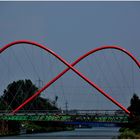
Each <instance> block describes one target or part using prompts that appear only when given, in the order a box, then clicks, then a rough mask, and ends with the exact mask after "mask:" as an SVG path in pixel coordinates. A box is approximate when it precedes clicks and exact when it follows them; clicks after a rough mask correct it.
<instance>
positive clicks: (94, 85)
mask: <svg viewBox="0 0 140 140" xmlns="http://www.w3.org/2000/svg"><path fill="white" fill-rule="evenodd" d="M22 43H25V44H31V45H35V46H37V47H39V48H41V49H43V50H45V51H47V52H49V53H51V54H52V55H53V56H55V57H56V58H57V59H59V60H60V61H61V62H63V63H64V64H65V65H66V66H68V68H66V69H65V70H64V71H62V72H61V73H60V74H59V75H57V76H56V77H55V78H53V79H52V80H51V81H50V82H49V83H47V84H46V85H45V86H44V87H43V88H41V89H40V90H38V91H37V92H36V93H35V94H34V95H33V96H31V97H30V98H28V99H27V100H26V101H25V102H24V103H22V104H21V105H20V106H19V107H17V108H16V109H15V110H13V112H12V113H16V112H17V111H18V110H20V109H21V108H22V107H23V106H25V105H26V104H27V103H29V102H30V101H32V100H33V99H34V98H35V97H36V96H38V95H39V94H41V92H42V91H44V90H45V89H46V88H48V87H49V86H50V85H51V84H53V83H54V82H55V81H56V80H57V79H59V78H60V77H61V76H62V75H63V74H64V73H66V72H67V71H68V70H69V69H72V70H73V71H74V72H75V73H76V74H78V75H79V76H80V77H81V78H82V79H84V80H85V81H86V82H88V83H89V84H90V85H91V86H93V87H94V88H96V89H97V90H98V91H99V92H100V93H102V94H103V95H104V96H105V97H106V98H108V99H109V100H110V101H112V102H113V103H114V104H116V105H117V106H118V107H120V108H121V109H122V110H124V111H125V112H126V113H127V114H129V115H130V114H131V113H130V112H129V111H128V110H127V109H126V108H125V107H124V106H123V105H121V104H120V103H119V102H117V101H116V100H115V99H113V98H112V97H111V96H109V95H108V94H107V93H105V92H104V91H103V90H102V89H101V88H99V87H98V86H97V85H96V84H95V83H94V82H92V81H91V80H90V79H88V78H87V77H85V76H84V75H83V74H82V73H80V72H79V71H78V70H77V69H75V68H74V67H73V66H74V65H76V64H77V63H78V62H80V61H81V60H82V59H84V58H85V57H87V56H89V55H90V54H92V53H94V52H97V51H100V50H103V49H117V50H120V51H122V52H124V53H126V54H127V55H128V56H130V57H131V58H132V60H133V61H134V62H135V63H136V64H137V66H138V67H139V68H140V62H139V61H138V60H137V59H136V58H135V57H134V56H133V55H132V54H131V53H130V52H128V51H126V50H125V49H122V48H121V47H118V46H103V47H99V48H96V49H93V50H91V51H89V52H87V53H86V54H84V55H83V56H81V57H79V58H78V59H77V60H76V61H75V62H73V63H72V64H69V63H68V62H67V61H65V60H64V59H63V58H62V57H60V56H59V55H57V54H56V53H55V52H53V51H52V50H50V49H49V48H46V47H45V46H43V45H41V44H38V43H36V42H31V41H27V40H19V41H15V42H12V43H10V44H7V45H6V46H4V47H3V48H1V49H0V53H2V52H3V51H4V50H6V49H7V48H9V47H10V46H13V45H16V44H22Z"/></svg>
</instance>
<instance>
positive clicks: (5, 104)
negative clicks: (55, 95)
mask: <svg viewBox="0 0 140 140" xmlns="http://www.w3.org/2000/svg"><path fill="white" fill-rule="evenodd" d="M37 90H38V88H37V87H36V86H35V85H34V84H33V83H32V81H31V80H27V79H26V80H19V81H16V82H15V81H14V82H12V83H11V84H9V85H8V86H7V88H6V89H5V90H4V94H3V95H2V96H1V97H0V109H1V110H13V109H15V108H17V107H18V106H19V105H20V104H21V103H23V102H24V101H25V100H26V99H27V98H29V97H31V96H32V95H33V94H34V93H35V92H36V91H37ZM54 109H55V110H56V109H57V107H56V106H54V105H53V104H52V103H51V102H50V101H49V100H48V99H45V98H42V97H40V96H38V97H36V98H35V99H34V100H33V101H32V102H31V103H28V104H27V105H26V106H24V107H23V108H22V110H54Z"/></svg>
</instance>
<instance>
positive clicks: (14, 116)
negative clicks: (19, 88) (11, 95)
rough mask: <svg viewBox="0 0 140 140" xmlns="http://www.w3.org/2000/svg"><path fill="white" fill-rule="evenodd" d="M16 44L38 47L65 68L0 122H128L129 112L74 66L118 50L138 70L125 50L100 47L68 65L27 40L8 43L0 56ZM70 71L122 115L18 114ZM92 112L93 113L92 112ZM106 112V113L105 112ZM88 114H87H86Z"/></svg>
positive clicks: (58, 57)
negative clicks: (89, 57) (106, 51)
mask: <svg viewBox="0 0 140 140" xmlns="http://www.w3.org/2000/svg"><path fill="white" fill-rule="evenodd" d="M16 44H29V45H33V46H36V47H39V48H40V49H43V50H44V51H46V52H48V53H50V54H51V55H53V56H54V57H56V58H57V59H58V60H60V61H61V62H62V63H64V64H65V65H66V66H67V68H66V69H65V70H63V71H62V72H61V73H59V74H58V75H57V76H56V77H54V78H53V79H52V80H51V81H49V82H48V83H47V84H46V85H45V86H44V87H42V88H41V89H39V90H38V91H37V92H36V93H35V94H33V95H32V96H31V97H30V98H28V99H27V100H25V101H24V102H23V103H22V104H21V105H20V106H18V107H17V108H15V109H14V110H13V111H12V112H10V113H1V115H0V120H21V121H22V120H33V121H36V120H38V121H39V120H42V121H51V120H52V121H58V120H59V121H61V120H62V121H65V122H75V121H76V120H77V122H82V121H83V122H118V123H127V122H128V116H130V115H131V112H130V111H129V110H128V109H127V108H125V107H124V106H123V105H122V104H120V103H119V102H118V101H116V100H115V99H114V98H112V97H111V96H110V95H109V94H108V93H106V92H105V91H104V90H103V89H101V88H100V87H99V86H98V85H96V84H95V83H94V82H93V81H91V80H90V79H89V78H88V77H86V76H85V75H83V74H82V73H81V72H80V71H78V70H77V69H76V68H75V67H74V66H75V65H76V64H77V63H79V62H80V61H82V60H83V59H84V58H86V57H88V56H89V55H91V54H93V53H95V52H98V51H101V50H104V49H113V50H119V51H121V52H123V53H125V54H126V55H128V56H129V57H130V58H131V59H132V60H133V61H134V62H135V64H136V66H137V67H138V68H140V62H139V61H138V60H137V59H136V58H135V57H134V56H133V55H132V54H131V53H130V52H129V51H127V50H125V49H123V48H121V47H119V46H102V47H99V48H95V49H93V50H91V51H89V52H87V53H85V54H84V55H82V56H81V57H79V58H78V59H77V60H76V61H74V62H73V63H71V64H69V63H68V62H67V61H66V60H64V59H63V58H62V57H60V56H59V55H58V54H56V53H55V52H53V51H52V50H51V49H49V48H47V47H46V46H43V45H41V44H39V43H36V42H32V41H27V40H19V41H14V42H12V43H9V44H7V45H5V46H4V47H2V48H1V49H0V54H2V53H4V52H5V51H6V50H7V49H8V48H10V47H12V46H15V45H16ZM70 69H71V70H72V71H73V72H75V73H76V74H77V75H78V76H80V77H81V78H82V79H83V80H84V81H86V82H87V83H88V84H89V85H91V86H92V87H93V88H95V89H96V90H97V91H99V92H100V93H101V94H102V95H103V96H105V97H106V98H107V99H108V100H109V101H111V102H113V103H114V104H115V105H117V106H118V107H119V108H120V109H121V110H123V111H124V112H125V114H124V113H122V114H115V113H113V114H110V113H107V114H106V113H105V114H102V113H101V114H102V115H99V114H100V113H99V114H96V113H91V114H90V113H89V112H87V113H86V112H85V114H84V113H83V114H71V113H70V112H69V113H68V114H67V113H65V114H64V113H63V112H60V113H58V112H57V113H56V114H55V113H52V114H47V115H46V114H42V113H40V112H38V113H28V114H26V113H25V112H24V113H19V112H20V110H21V109H22V108H23V107H24V106H25V105H26V104H28V103H29V102H32V100H33V99H35V98H36V97H37V96H38V95H40V94H41V93H42V92H43V91H44V90H45V89H47V88H48V87H49V86H50V85H52V84H53V83H54V82H55V81H57V80H58V79H59V78H60V77H62V76H63V75H64V74H65V73H66V72H67V71H69V70H70ZM93 112H94V111H93ZM106 112H108V111H106ZM88 113H89V114H88Z"/></svg>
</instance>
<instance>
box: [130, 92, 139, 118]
mask: <svg viewBox="0 0 140 140" xmlns="http://www.w3.org/2000/svg"><path fill="white" fill-rule="evenodd" d="M128 110H129V111H130V112H132V113H133V114H134V115H136V116H139V115H140V99H139V97H138V96H137V95H136V94H134V95H133V97H132V98H131V101H130V106H129V107H128Z"/></svg>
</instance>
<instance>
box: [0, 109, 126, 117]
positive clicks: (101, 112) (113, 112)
mask: <svg viewBox="0 0 140 140" xmlns="http://www.w3.org/2000/svg"><path fill="white" fill-rule="evenodd" d="M10 112H11V111H5V110H0V115H6V114H9V115H13V114H11V113H10ZM16 114H18V115H23V114H27V115H36V114H39V115H45V114H46V115H48V114H54V115H55V114H57V115H65V114H68V115H94V116H103V115H104V116H122V115H127V114H126V113H125V112H124V111H122V110H76V109H75V110H20V111H18V113H16ZM16 114H15V115H16Z"/></svg>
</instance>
